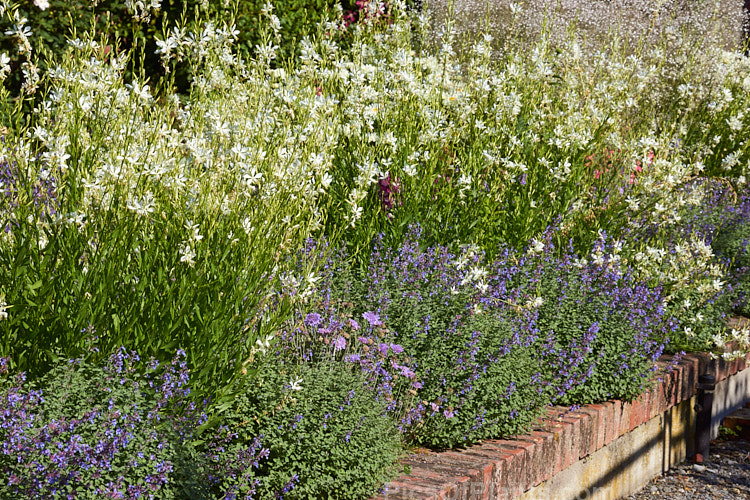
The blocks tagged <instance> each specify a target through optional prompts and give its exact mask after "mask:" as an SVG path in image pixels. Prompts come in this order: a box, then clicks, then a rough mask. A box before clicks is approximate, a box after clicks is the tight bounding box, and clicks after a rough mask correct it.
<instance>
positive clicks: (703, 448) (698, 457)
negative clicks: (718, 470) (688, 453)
mask: <svg viewBox="0 0 750 500" xmlns="http://www.w3.org/2000/svg"><path fill="white" fill-rule="evenodd" d="M715 388H716V377H714V376H713V375H701V376H700V377H698V402H697V404H696V405H695V411H696V412H698V415H697V416H696V419H695V463H696V464H702V463H703V462H704V461H705V460H708V453H709V446H710V445H711V408H712V407H713V403H714V389H715Z"/></svg>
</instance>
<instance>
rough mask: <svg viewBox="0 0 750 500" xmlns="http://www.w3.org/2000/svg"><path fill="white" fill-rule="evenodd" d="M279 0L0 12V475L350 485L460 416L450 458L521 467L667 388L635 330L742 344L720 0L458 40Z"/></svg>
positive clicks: (743, 348)
mask: <svg viewBox="0 0 750 500" xmlns="http://www.w3.org/2000/svg"><path fill="white" fill-rule="evenodd" d="M289 2H290V3H295V8H294V9H286V10H289V11H292V10H293V11H294V12H295V15H292V14H290V13H289V12H283V11H282V9H276V10H275V9H274V6H273V5H271V4H270V3H263V5H256V4H258V3H259V2H257V1H256V0H238V4H237V5H235V6H231V5H227V4H226V3H225V2H220V3H221V4H222V5H221V6H219V3H217V2H202V1H201V2H197V1H195V0H189V1H186V2H185V3H184V4H182V5H192V6H194V7H195V9H193V8H192V7H190V6H188V8H187V11H186V12H185V13H184V15H180V13H176V12H175V9H176V8H177V4H178V3H179V2H177V3H175V2H170V5H169V6H167V3H166V2H164V9H161V3H162V2H159V1H158V0H153V1H151V2H149V3H148V4H146V3H144V2H125V5H124V7H125V8H124V10H112V11H106V8H107V7H106V6H105V5H104V4H105V3H104V2H102V3H96V5H94V4H92V5H90V6H89V7H88V9H89V10H88V11H87V14H86V15H85V16H82V17H81V19H79V21H80V20H84V19H85V18H88V19H90V20H91V21H92V23H93V24H92V29H91V31H90V32H89V33H84V32H83V31H82V30H79V29H78V28H79V26H76V23H75V22H74V21H73V20H70V16H66V15H64V11H63V6H62V5H63V4H65V5H67V4H66V2H62V1H59V0H56V1H54V2H51V1H50V2H47V1H45V0H38V1H35V2H33V4H32V3H31V2H25V3H4V4H2V6H0V32H2V33H4V34H5V38H4V39H3V40H2V43H4V44H5V45H4V47H5V50H7V51H8V52H9V54H10V55H8V54H6V53H0V83H2V85H0V127H2V128H0V130H1V131H2V134H3V137H2V141H3V144H2V146H0V147H1V148H2V150H1V151H0V153H2V154H0V228H2V230H1V231H0V402H2V404H0V408H2V409H3V410H2V412H0V475H3V476H5V477H8V478H9V480H8V481H6V482H2V481H0V497H2V498H5V497H9V498H18V497H29V498H31V497H34V498H45V499H46V498H51V499H53V498H57V497H60V496H63V495H64V496H66V497H71V498H73V497H75V498H79V499H81V498H84V499H96V500H98V499H99V498H102V497H108V496H109V497H117V498H128V499H131V498H132V499H136V498H143V497H152V498H158V499H159V500H169V499H175V500H182V499H185V498H188V499H190V500H194V499H202V500H217V499H221V500H225V499H232V498H236V497H243V498H246V499H247V498H260V499H263V500H265V499H266V498H276V497H283V498H286V499H287V500H293V499H305V498H325V497H334V498H336V499H337V500H361V499H362V498H368V497H370V496H372V495H373V494H375V493H376V492H377V491H378V489H379V488H381V487H382V486H383V485H384V484H385V483H387V482H388V481H389V480H392V479H393V478H394V476H397V475H398V474H400V473H401V469H400V466H399V458H400V457H402V456H403V455H404V453H405V451H406V450H410V449H414V448H416V447H424V448H430V449H433V450H436V449H448V448H456V449H460V450H463V451H450V452H445V453H442V454H432V453H428V454H427V455H425V457H442V458H441V459H440V460H447V462H446V464H443V465H440V466H439V464H433V465H432V466H431V467H432V472H430V474H433V473H434V470H441V471H448V472H449V473H451V474H453V472H450V471H452V470H453V468H454V466H455V461H456V460H458V461H459V462H460V461H461V460H463V461H465V460H468V459H467V457H472V456H473V457H482V456H484V453H483V452H481V451H476V450H478V449H479V448H474V447H472V446H473V445H475V444H477V443H483V444H482V445H481V446H490V445H491V444H492V443H494V444H495V445H496V448H497V451H498V453H501V456H502V457H503V458H501V459H496V460H495V465H493V463H490V464H489V465H483V466H481V467H479V466H478V465H477V467H479V469H476V470H475V472H472V473H471V474H466V475H461V477H464V476H465V478H469V479H471V478H472V477H475V476H476V477H477V478H479V479H481V480H482V481H484V480H485V479H488V478H491V477H494V476H498V477H499V478H501V479H499V480H500V483H498V486H499V487H503V486H505V487H511V488H512V489H514V490H513V491H515V489H518V492H519V493H520V492H521V490H522V489H524V488H526V487H530V486H532V485H534V484H535V483H539V482H540V481H542V480H543V479H544V478H545V477H547V476H545V474H552V473H554V472H556V471H558V470H563V469H564V468H565V470H570V469H571V467H573V465H571V464H577V463H580V460H579V459H580V458H581V456H590V457H593V456H594V454H596V453H600V452H605V451H606V450H609V449H612V448H610V447H609V446H610V445H611V444H612V441H613V440H615V438H616V437H617V435H618V434H619V433H621V432H627V431H631V428H632V427H636V428H640V427H642V426H643V425H644V424H643V422H645V421H646V419H647V417H649V416H651V414H652V410H653V411H656V409H657V408H658V407H659V406H663V407H665V408H666V407H667V406H669V405H675V404H677V400H676V399H675V400H674V401H673V400H672V395H671V393H670V395H669V397H667V395H666V392H667V389H666V388H665V386H659V387H661V388H662V389H663V391H664V395H662V396H663V399H659V398H660V397H662V396H660V395H659V393H658V391H657V392H647V393H646V394H647V395H645V396H644V395H642V394H643V393H644V391H645V390H649V389H652V388H653V387H654V386H653V384H654V380H655V378H656V377H658V376H660V375H659V371H658V364H657V361H659V359H660V357H661V356H662V354H664V353H679V352H681V351H686V352H695V351H697V352H702V351H710V352H716V353H721V352H723V351H722V350H723V349H724V348H725V347H726V346H727V345H730V344H731V345H734V346H735V347H734V348H733V350H732V351H731V352H727V353H726V354H727V359H729V358H730V357H732V356H745V355H746V354H747V352H748V351H750V327H748V326H743V327H737V328H726V324H727V323H726V322H727V319H728V317H729V316H731V315H732V314H741V315H745V316H747V315H749V314H750V304H749V303H748V297H750V225H749V224H748V221H750V186H748V179H750V141H748V140H747V137H749V136H750V115H747V109H749V108H750V59H748V58H747V57H745V56H744V55H743V54H742V53H741V52H738V51H728V50H726V47H725V46H724V45H722V44H721V43H720V42H721V41H720V40H718V39H717V38H716V37H715V36H713V34H715V33H719V32H720V31H719V30H720V29H721V25H722V19H721V15H720V14H717V17H715V18H714V17H710V18H708V17H707V18H705V19H703V18H702V17H701V19H702V22H701V24H700V26H697V25H696V26H693V25H691V26H690V29H683V28H684V27H685V26H687V25H690V24H691V23H681V22H676V23H671V21H670V20H671V19H674V17H673V15H674V14H678V13H679V10H680V2H678V1H676V0H675V2H665V3H663V5H662V4H660V5H659V6H658V8H656V9H651V10H649V11H648V15H649V16H650V17H649V19H651V20H652V22H651V24H650V25H649V27H648V29H647V33H646V32H644V33H642V35H643V36H641V34H640V33H639V34H637V36H636V37H635V38H633V37H622V36H620V34H618V33H614V32H613V33H611V34H608V35H607V36H606V37H604V36H603V34H602V37H601V38H600V37H597V38H596V39H593V38H588V37H587V36H586V35H585V33H582V32H579V31H577V28H576V25H575V23H570V24H569V23H568V22H567V21H566V20H565V18H561V20H560V22H559V23H557V24H555V26H557V28H559V27H561V26H562V25H563V24H564V25H565V26H566V29H565V30H563V31H560V30H559V29H557V28H556V29H555V30H554V31H550V32H547V31H545V30H544V29H542V30H541V31H540V32H537V31H539V30H526V31H527V32H524V28H523V25H524V23H526V21H529V20H530V19H531V18H529V17H527V16H526V15H525V14H524V10H523V7H522V6H519V5H517V4H515V3H513V4H510V3H509V4H507V7H508V13H509V15H510V16H511V17H510V18H509V20H510V22H511V26H516V27H517V28H518V29H519V30H518V31H514V30H509V31H508V32H506V33H503V35H502V36H498V37H493V36H492V35H491V33H484V34H483V36H482V37H481V38H480V39H476V40H472V41H470V43H468V44H466V43H464V42H467V40H464V39H462V38H461V37H460V36H459V35H458V34H457V32H456V30H454V29H452V24H451V22H449V21H447V22H446V23H445V29H444V30H442V33H441V35H440V36H439V38H440V40H439V41H436V39H435V37H434V36H433V35H434V34H435V33H434V29H433V28H434V25H432V24H431V21H430V19H429V16H428V14H429V9H425V10H424V11H421V10H407V9H406V6H405V5H404V3H403V2H401V1H398V0H393V2H388V3H387V4H383V3H378V2H356V7H355V6H354V5H350V7H352V9H354V10H353V11H352V12H347V13H344V12H343V11H342V8H341V7H339V8H335V7H333V6H332V8H331V10H330V12H327V13H326V12H323V10H321V12H316V15H315V16H314V17H316V18H318V14H319V15H320V18H321V22H320V24H318V25H317V26H297V28H299V29H290V23H293V22H295V21H294V19H297V21H299V16H296V14H298V13H299V12H298V7H299V5H298V2H296V0H294V2H292V0H289ZM230 3H231V2H230ZM597 3H601V2H597ZM249 4H253V5H249ZM504 5H505V4H504ZM235 7H236V8H235ZM102 9H104V10H102ZM615 10H616V9H615ZM105 11H106V12H105ZM696 12H697V11H696ZM105 14H106V15H105ZM529 14H530V13H529ZM696 16H697V14H696ZM302 17H303V18H304V16H302ZM64 18H68V19H69V20H70V22H69V23H68V24H69V26H68V27H69V28H71V32H72V33H74V34H75V35H76V36H78V38H76V39H74V40H69V41H67V40H62V39H60V38H58V36H57V35H55V36H54V37H51V36H50V33H57V34H59V32H62V31H65V30H64V29H62V30H61V29H60V26H58V25H55V23H60V22H63V21H60V20H61V19H64ZM251 18H253V19H251ZM694 18H695V17H691V19H694ZM29 19H32V20H31V21H29ZM535 19H536V18H535ZM152 21H153V22H154V23H155V24H149V23H150V22H152ZM235 21H237V24H235ZM251 21H252V22H251ZM526 24H527V23H526ZM605 25H606V24H605ZM613 25H614V24H613ZM236 26H245V27H248V28H249V29H252V30H253V31H252V32H251V33H245V34H240V33H238V31H237V30H236V28H235V27H236ZM541 26H550V28H551V27H552V25H547V24H546V22H545V23H543V24H542V25H541ZM251 27H253V28H251ZM532 27H533V26H532ZM123 33H129V35H128V36H127V37H125V38H123V36H122V34H123ZM295 33H296V34H299V35H300V37H296V36H295ZM305 33H310V36H309V37H302V35H303V34H305ZM563 34H564V35H565V36H563ZM633 35H636V33H633ZM285 37H286V38H287V39H288V40H286V42H285ZM290 37H291V38H290ZM636 38H637V39H636ZM44 48H47V49H49V50H50V52H52V54H51V55H50V57H49V59H46V58H44V57H41V56H40V54H43V53H44V51H43V50H42V49H44ZM147 75H148V76H147ZM746 122H747V123H746ZM661 359H662V360H664V359H665V358H661ZM686 359H693V358H690V357H688V358H686ZM681 363H684V362H681ZM680 366H682V365H679V364H678V365H677V366H676V368H677V369H678V372H679V369H680V368H679V367H680ZM697 369H698V368H695V369H691V370H693V371H685V370H688V369H687V368H683V369H682V370H683V371H682V372H679V373H681V375H680V377H688V378H690V377H693V375H694V374H695V373H697ZM672 378H673V375H670V378H669V380H672ZM675 380H677V379H675ZM679 380H680V381H681V382H680V383H681V384H682V382H685V381H682V379H679ZM687 383H688V382H685V384H687ZM685 384H682V385H679V391H683V392H685V394H682V392H681V393H680V397H683V396H684V397H685V398H688V397H689V396H690V391H691V389H690V387H691V386H689V385H685ZM672 389H673V388H670V389H669V390H672ZM639 396H640V399H639V398H638V397H639ZM652 397H653V402H655V403H654V404H655V406H653V405H652V406H653V407H652V406H649V404H650V403H651V402H652V401H651V399H652ZM634 398H635V402H634V403H632V404H630V403H628V404H622V403H618V402H617V401H631V400H633V399H634ZM608 400H615V401H614V402H612V401H610V402H605V403H600V402H602V401H608ZM686 401H687V400H686ZM587 403H599V404H598V405H594V406H591V407H588V409H587V408H584V409H582V410H575V411H567V410H563V409H565V408H567V409H569V408H571V407H575V408H578V407H579V406H581V405H585V404H587ZM680 404H686V403H680ZM552 405H556V407H557V408H558V409H557V410H555V412H556V413H554V414H553V415H550V414H549V408H551V407H553V406H552ZM592 408H594V409H595V410H592ZM672 408H673V409H674V408H677V407H676V406H672ZM670 411H677V410H670ZM677 412H678V413H680V412H682V410H679V411H677ZM688 413H689V412H688ZM540 419H541V420H540ZM608 419H611V420H608ZM539 422H545V424H544V426H542V427H539V426H538V427H537V430H535V431H534V432H533V433H532V435H531V437H528V438H523V439H521V438H519V439H518V442H519V443H520V444H518V446H517V447H516V448H513V449H511V447H510V445H508V444H507V443H509V442H510V441H494V440H495V439H497V438H501V437H504V436H513V435H517V434H521V433H523V432H526V431H528V430H529V429H530V428H534V427H533V425H534V424H535V423H539ZM646 425H648V424H646ZM575 429H578V430H577V431H575ZM587 429H588V430H587ZM574 431H575V432H577V434H576V433H574ZM586 432H588V434H585V435H584V434H583V433H586ZM631 433H632V431H631ZM627 435H630V433H629V434H627ZM606 443H609V444H608V445H606V446H605V444H606ZM556 446H560V448H559V450H560V451H561V452H562V453H557V452H555V450H556V449H557V448H555V447H556ZM532 452H533V453H532ZM506 453H507V456H506V455H503V454H506ZM538 453H543V454H545V456H549V457H556V461H555V462H553V463H551V464H550V463H547V464H546V465H545V464H544V463H543V462H541V461H533V467H529V466H528V464H527V462H529V461H530V460H532V458H534V456H535V455H534V454H538ZM446 457H447V458H446ZM451 457H452V458H451ZM462 457H463V458H462ZM459 459H460V460H459ZM409 460H412V461H413V460H414V459H413V458H412V459H409ZM472 463H474V462H472ZM420 467H421V466H420ZM420 467H416V466H415V467H414V470H415V471H416V472H414V474H417V475H418V474H423V475H424V477H421V478H417V479H415V480H414V481H416V482H419V483H424V484H423V485H422V487H421V488H422V489H423V490H424V489H425V488H426V489H428V490H429V488H430V484H432V479H435V477H432V476H430V477H428V475H427V472H424V471H423V472H419V471H422V470H423V469H422V468H420ZM504 467H507V470H505V469H503V468H504ZM532 472H533V473H532ZM461 474H463V473H461ZM431 477H432V479H431ZM512 477H515V479H514V480H513V483H512V484H511V483H509V482H508V481H509V478H512ZM502 478H505V479H502ZM506 480H507V481H506ZM502 481H506V483H502ZM392 484H393V485H394V486H395V485H396V484H397V483H392ZM415 484H416V483H415ZM482 484H484V483H482ZM539 484H543V483H539ZM417 487H418V485H417V486H414V488H417ZM537 487H540V486H539V485H537Z"/></svg>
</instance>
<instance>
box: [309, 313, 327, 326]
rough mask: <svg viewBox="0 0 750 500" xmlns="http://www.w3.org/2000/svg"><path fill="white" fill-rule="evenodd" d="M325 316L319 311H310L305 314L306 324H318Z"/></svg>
mask: <svg viewBox="0 0 750 500" xmlns="http://www.w3.org/2000/svg"><path fill="white" fill-rule="evenodd" d="M322 320H323V318H322V317H321V316H320V314H318V313H310V314H308V315H307V316H305V324H306V325H308V326H318V325H319V324H320V322H321V321H322Z"/></svg>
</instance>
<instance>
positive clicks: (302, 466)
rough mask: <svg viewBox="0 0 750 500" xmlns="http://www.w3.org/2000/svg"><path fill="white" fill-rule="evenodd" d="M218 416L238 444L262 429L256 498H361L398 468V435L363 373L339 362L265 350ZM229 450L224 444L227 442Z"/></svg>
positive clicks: (244, 442)
mask: <svg viewBox="0 0 750 500" xmlns="http://www.w3.org/2000/svg"><path fill="white" fill-rule="evenodd" d="M237 394H238V396H237V398H236V399H235V400H234V401H233V402H232V405H231V407H229V408H227V409H226V410H225V411H224V413H223V415H222V422H223V425H224V426H226V428H227V429H228V431H230V432H236V433H238V435H239V439H238V440H237V441H236V443H237V446H240V445H243V444H246V443H247V442H249V441H250V440H252V439H254V437H255V436H262V437H261V439H262V440H263V443H264V445H265V446H267V447H268V448H269V451H270V453H269V457H268V460H266V461H264V462H262V463H261V464H260V468H259V469H258V470H257V471H256V472H255V477H256V478H257V479H259V480H260V484H259V485H258V489H257V491H258V493H259V497H260V498H271V497H272V496H273V495H274V493H277V492H280V491H282V490H283V489H284V488H285V486H286V487H287V489H289V485H290V484H291V485H293V489H291V491H289V492H288V493H285V494H284V498H289V499H297V498H331V499H361V498H367V497H369V496H370V495H372V494H374V493H375V491H376V489H377V488H378V487H379V486H380V485H382V484H383V482H385V481H387V480H388V479H390V478H391V477H392V476H393V474H394V473H395V472H396V471H397V464H396V461H397V459H398V457H399V454H400V450H401V436H400V434H399V433H398V430H397V429H396V427H395V425H394V423H393V420H392V419H391V418H390V417H389V416H388V415H386V414H385V405H384V403H383V402H381V401H377V400H376V398H375V393H374V392H373V391H372V390H370V389H367V388H365V387H364V379H363V378H362V377H361V376H360V375H358V374H356V373H355V372H354V371H352V369H351V368H350V367H348V366H346V365H344V364H342V363H323V364H319V365H298V364H297V362H292V363H289V364H287V363H284V362H283V360H281V359H279V358H277V357H274V356H273V355H272V356H270V357H269V358H268V359H267V360H266V361H265V364H263V366H262V367H261V368H260V371H259V372H258V374H257V376H256V377H255V378H253V379H251V380H248V381H247V383H246V384H244V385H242V386H241V390H239V389H238V390H237ZM229 449H231V448H229Z"/></svg>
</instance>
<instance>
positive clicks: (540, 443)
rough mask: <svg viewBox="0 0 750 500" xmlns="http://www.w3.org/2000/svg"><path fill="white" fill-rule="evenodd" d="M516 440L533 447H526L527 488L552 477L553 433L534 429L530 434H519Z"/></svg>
mask: <svg viewBox="0 0 750 500" xmlns="http://www.w3.org/2000/svg"><path fill="white" fill-rule="evenodd" d="M516 441H526V442H529V443H531V444H533V447H531V448H526V451H527V452H528V453H529V455H528V461H527V465H526V467H527V480H526V482H527V485H526V487H527V489H528V488H531V487H532V486H536V485H538V484H540V483H541V482H542V481H545V480H547V479H549V478H550V477H552V466H551V465H550V457H551V456H552V453H554V435H553V434H551V433H549V432H542V431H534V432H532V433H531V434H528V435H525V436H519V437H518V438H517V439H516Z"/></svg>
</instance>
